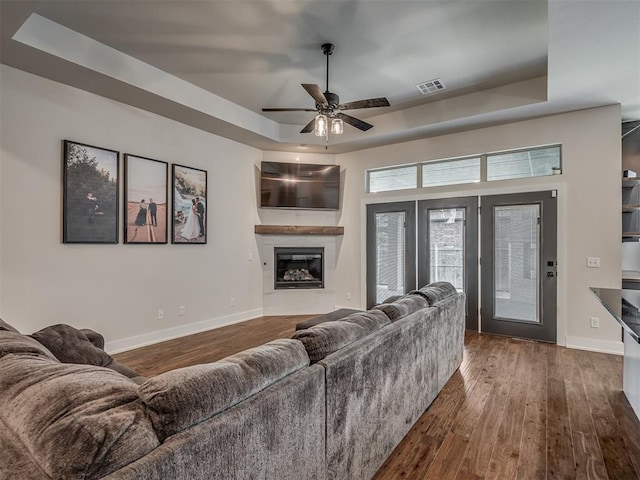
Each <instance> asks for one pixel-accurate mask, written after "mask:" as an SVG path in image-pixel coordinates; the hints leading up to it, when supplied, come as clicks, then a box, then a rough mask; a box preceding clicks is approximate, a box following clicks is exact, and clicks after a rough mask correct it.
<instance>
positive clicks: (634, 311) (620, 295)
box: [591, 287, 640, 343]
mask: <svg viewBox="0 0 640 480" xmlns="http://www.w3.org/2000/svg"><path fill="white" fill-rule="evenodd" d="M591 291H592V292H593V293H594V294H595V296H596V297H597V298H598V300H600V303H602V305H603V306H604V308H606V309H607V310H608V311H609V313H611V315H613V318H615V319H616V320H617V321H618V323H620V325H622V328H624V329H625V331H626V332H627V333H628V334H629V335H631V337H632V338H633V339H634V340H635V341H636V342H638V343H640V290H626V289H619V288H597V287H591Z"/></svg>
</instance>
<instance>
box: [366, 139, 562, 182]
mask: <svg viewBox="0 0 640 480" xmlns="http://www.w3.org/2000/svg"><path fill="white" fill-rule="evenodd" d="M561 154H562V151H561V146H560V145H552V146H546V147H536V148H526V149H521V150H511V151H508V152H497V153H485V154H482V155H476V156H472V157H467V158H452V159H443V160H432V161H428V162H419V163H413V164H410V165H398V166H393V167H385V168H376V169H371V170H367V192H369V193H375V192H388V191H394V190H406V189H411V188H429V187H437V186H442V185H460V184H465V183H479V182H493V181H497V180H510V179H514V178H529V177H542V176H546V175H553V174H557V173H561V166H562V158H561Z"/></svg>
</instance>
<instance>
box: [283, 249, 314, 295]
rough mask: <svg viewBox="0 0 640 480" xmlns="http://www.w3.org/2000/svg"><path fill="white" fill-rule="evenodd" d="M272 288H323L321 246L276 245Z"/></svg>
mask: <svg viewBox="0 0 640 480" xmlns="http://www.w3.org/2000/svg"><path fill="white" fill-rule="evenodd" d="M274 254H275V262H274V265H275V268H274V288H275V289H276V290H278V289H284V288H324V248H323V247H276V248H275V249H274Z"/></svg>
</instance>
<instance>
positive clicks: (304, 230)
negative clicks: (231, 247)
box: [255, 225, 344, 235]
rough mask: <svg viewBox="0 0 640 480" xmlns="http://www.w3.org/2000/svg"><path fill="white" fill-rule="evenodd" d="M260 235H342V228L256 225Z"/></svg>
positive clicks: (256, 230)
mask: <svg viewBox="0 0 640 480" xmlns="http://www.w3.org/2000/svg"><path fill="white" fill-rule="evenodd" d="M255 232H256V233H257V234H260V235H344V227H332V226H322V225H317V226H316V225H256V229H255Z"/></svg>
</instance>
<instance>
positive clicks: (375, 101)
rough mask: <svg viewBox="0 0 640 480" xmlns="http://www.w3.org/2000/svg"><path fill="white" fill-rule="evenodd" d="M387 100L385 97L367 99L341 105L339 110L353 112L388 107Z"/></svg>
mask: <svg viewBox="0 0 640 480" xmlns="http://www.w3.org/2000/svg"><path fill="white" fill-rule="evenodd" d="M389 106H390V105H389V100H387V99H386V98H385V97H380V98H369V99H367V100H357V101H355V102H348V103H341V104H340V105H338V108H339V109H340V110H355V109H357V108H374V107H389Z"/></svg>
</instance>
